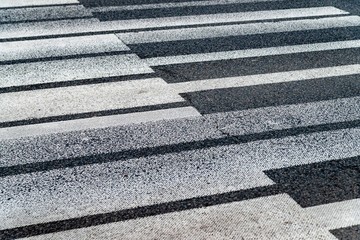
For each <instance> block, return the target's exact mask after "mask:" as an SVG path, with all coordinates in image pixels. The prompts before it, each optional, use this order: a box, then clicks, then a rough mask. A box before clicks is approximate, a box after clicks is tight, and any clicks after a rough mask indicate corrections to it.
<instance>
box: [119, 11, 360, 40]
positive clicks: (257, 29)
mask: <svg viewBox="0 0 360 240" xmlns="http://www.w3.org/2000/svg"><path fill="white" fill-rule="evenodd" d="M351 26H360V17H359V16H344V17H326V18H320V19H303V20H290V21H280V22H262V23H247V24H232V25H224V26H209V27H195V28H181V29H168V30H156V31H140V32H130V33H119V34H117V36H118V37H119V38H120V39H121V40H123V41H124V42H125V43H127V44H140V43H148V42H164V41H177V40H187V39H201V38H215V37H226V36H236V35H252V34H264V33H277V32H291V31H302V30H317V29H327V28H336V27H351Z"/></svg>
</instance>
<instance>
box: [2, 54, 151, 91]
mask: <svg viewBox="0 0 360 240" xmlns="http://www.w3.org/2000/svg"><path fill="white" fill-rule="evenodd" d="M152 72H153V70H152V69H151V68H150V67H149V66H148V65H146V64H145V62H144V61H142V60H141V59H140V58H139V57H138V56H136V55H135V54H124V55H123V54H122V55H113V56H97V57H87V58H78V59H66V60H56V61H47V62H32V63H19V64H8V65H0V79H1V82H0V87H11V86H24V85H31V84H41V83H52V82H63V81H74V80H81V79H91V78H103V77H112V76H124V75H132V74H143V73H152Z"/></svg>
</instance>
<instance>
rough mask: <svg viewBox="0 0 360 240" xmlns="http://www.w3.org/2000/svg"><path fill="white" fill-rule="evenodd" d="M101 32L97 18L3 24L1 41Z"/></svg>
mask: <svg viewBox="0 0 360 240" xmlns="http://www.w3.org/2000/svg"><path fill="white" fill-rule="evenodd" d="M99 31H101V27H100V21H99V20H98V19H96V18H89V19H71V20H54V21H45V22H30V23H12V24H1V28H0V39H9V38H10V39H12V38H26V37H42V36H54V35H65V34H75V33H76V34H78V33H84V34H85V33H86V34H88V33H92V32H99Z"/></svg>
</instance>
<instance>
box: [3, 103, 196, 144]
mask: <svg viewBox="0 0 360 240" xmlns="http://www.w3.org/2000/svg"><path fill="white" fill-rule="evenodd" d="M198 116H201V114H200V113H199V112H198V111H197V110H196V109H195V108H193V107H181V108H171V109H161V110H155V111H147V112H135V113H128V114H120V115H110V116H103V117H92V118H85V119H76V120H68V121H60V122H49V123H42V124H32V125H25V126H17V127H9V128H0V140H5V139H16V138H23V137H34V136H39V135H48V134H54V133H64V132H71V131H80V130H88V129H99V128H106V127H115V126H121V125H129V124H135V123H144V122H153V121H159V120H169V119H178V118H191V117H198Z"/></svg>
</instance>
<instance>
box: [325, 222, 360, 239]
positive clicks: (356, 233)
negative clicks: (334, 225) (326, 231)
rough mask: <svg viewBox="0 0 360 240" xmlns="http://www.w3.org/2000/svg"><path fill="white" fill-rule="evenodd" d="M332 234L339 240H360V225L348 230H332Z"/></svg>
mask: <svg viewBox="0 0 360 240" xmlns="http://www.w3.org/2000/svg"><path fill="white" fill-rule="evenodd" d="M330 232H331V233H332V234H333V235H334V236H335V237H337V238H338V239H339V240H359V239H360V225H355V226H351V227H347V228H339V229H334V230H330Z"/></svg>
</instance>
